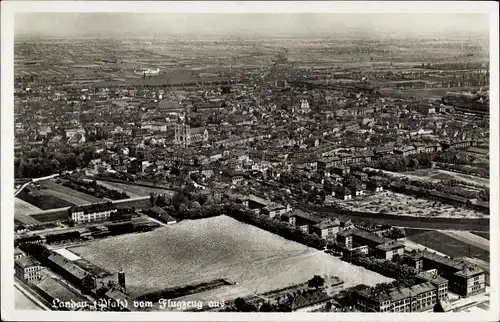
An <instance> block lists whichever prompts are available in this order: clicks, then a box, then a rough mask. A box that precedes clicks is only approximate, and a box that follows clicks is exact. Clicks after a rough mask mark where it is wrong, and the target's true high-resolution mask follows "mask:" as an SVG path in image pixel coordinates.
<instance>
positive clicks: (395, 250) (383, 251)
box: [374, 240, 405, 260]
mask: <svg viewBox="0 0 500 322" xmlns="http://www.w3.org/2000/svg"><path fill="white" fill-rule="evenodd" d="M404 250H405V245H404V243H403V242H400V241H394V240H391V241H390V242H386V243H384V244H381V245H378V246H376V247H375V250H374V253H375V257H377V258H381V259H388V260H391V259H392V258H393V257H394V256H395V255H399V256H403V254H404Z"/></svg>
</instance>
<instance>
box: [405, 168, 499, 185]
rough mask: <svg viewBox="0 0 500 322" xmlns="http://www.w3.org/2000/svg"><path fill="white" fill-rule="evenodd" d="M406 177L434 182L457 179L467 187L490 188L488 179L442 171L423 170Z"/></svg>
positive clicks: (409, 173) (410, 173)
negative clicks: (471, 185) (474, 185)
mask: <svg viewBox="0 0 500 322" xmlns="http://www.w3.org/2000/svg"><path fill="white" fill-rule="evenodd" d="M405 175H406V176H408V177H409V178H410V179H414V178H415V177H417V178H425V179H426V180H428V179H431V180H433V181H439V180H450V179H455V180H459V181H461V182H463V183H464V184H466V185H467V184H477V185H482V186H484V187H489V186H490V180H489V179H487V178H481V177H477V176H471V175H468V174H462V173H457V172H452V171H447V170H441V169H422V170H417V171H411V172H406V173H405Z"/></svg>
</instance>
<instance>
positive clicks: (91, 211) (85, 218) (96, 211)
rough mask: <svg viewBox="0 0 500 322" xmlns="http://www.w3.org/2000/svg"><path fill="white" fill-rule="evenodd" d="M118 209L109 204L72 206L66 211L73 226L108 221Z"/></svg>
mask: <svg viewBox="0 0 500 322" xmlns="http://www.w3.org/2000/svg"><path fill="white" fill-rule="evenodd" d="M117 211H118V209H116V206H114V205H113V204H112V203H111V202H105V203H98V204H91V205H84V206H74V207H71V208H69V209H68V213H69V217H70V218H71V220H72V221H73V222H74V223H75V224H84V223H90V222H95V221H104V220H108V219H110V217H111V214H112V213H116V212H117Z"/></svg>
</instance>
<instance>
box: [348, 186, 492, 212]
mask: <svg viewBox="0 0 500 322" xmlns="http://www.w3.org/2000/svg"><path fill="white" fill-rule="evenodd" d="M339 204H340V205H341V206H343V207H344V208H345V209H347V210H350V211H367V212H374V213H379V212H381V213H386V214H395V215H401V216H413V217H446V218H486V217H488V215H487V214H483V213H481V212H478V211H475V210H472V209H467V208H461V207H454V206H452V205H449V204H445V203H442V202H439V201H433V200H432V201H431V200H428V199H423V198H416V197H413V196H408V195H405V194H401V193H395V192H392V191H383V192H381V193H377V194H373V195H371V196H364V197H363V198H362V199H353V200H350V201H342V202H340V203H339Z"/></svg>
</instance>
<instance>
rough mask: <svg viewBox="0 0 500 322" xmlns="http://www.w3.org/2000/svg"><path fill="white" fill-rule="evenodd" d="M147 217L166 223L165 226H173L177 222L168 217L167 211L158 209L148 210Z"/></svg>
mask: <svg viewBox="0 0 500 322" xmlns="http://www.w3.org/2000/svg"><path fill="white" fill-rule="evenodd" d="M148 215H149V216H151V217H153V218H156V219H158V220H160V221H162V222H164V223H166V224H167V225H172V224H175V223H176V222H177V220H176V219H175V218H173V217H172V216H170V215H169V214H168V213H167V211H165V210H163V209H162V208H160V207H153V208H150V209H149V210H148Z"/></svg>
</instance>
